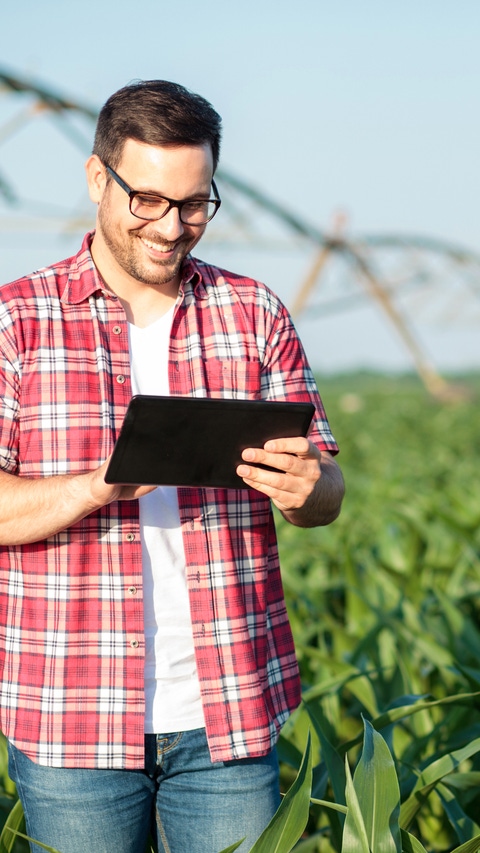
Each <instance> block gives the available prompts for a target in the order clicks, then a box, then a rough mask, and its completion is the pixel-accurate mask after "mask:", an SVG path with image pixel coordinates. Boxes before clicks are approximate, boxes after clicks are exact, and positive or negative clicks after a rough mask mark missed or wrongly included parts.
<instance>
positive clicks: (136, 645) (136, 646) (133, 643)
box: [130, 640, 140, 649]
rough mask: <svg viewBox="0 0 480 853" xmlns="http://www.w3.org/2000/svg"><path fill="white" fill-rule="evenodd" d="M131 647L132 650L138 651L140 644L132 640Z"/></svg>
mask: <svg viewBox="0 0 480 853" xmlns="http://www.w3.org/2000/svg"><path fill="white" fill-rule="evenodd" d="M130 645H131V647H132V649H138V647H139V645H140V644H139V642H138V640H130Z"/></svg>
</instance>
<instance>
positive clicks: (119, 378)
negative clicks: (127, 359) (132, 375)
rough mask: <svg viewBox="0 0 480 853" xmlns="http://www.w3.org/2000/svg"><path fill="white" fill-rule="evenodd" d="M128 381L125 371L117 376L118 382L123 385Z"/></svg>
mask: <svg viewBox="0 0 480 853" xmlns="http://www.w3.org/2000/svg"><path fill="white" fill-rule="evenodd" d="M126 381H127V380H126V378H125V376H124V375H123V373H120V374H119V375H118V376H117V382H118V384H119V385H123V384H124V383H125V382H126Z"/></svg>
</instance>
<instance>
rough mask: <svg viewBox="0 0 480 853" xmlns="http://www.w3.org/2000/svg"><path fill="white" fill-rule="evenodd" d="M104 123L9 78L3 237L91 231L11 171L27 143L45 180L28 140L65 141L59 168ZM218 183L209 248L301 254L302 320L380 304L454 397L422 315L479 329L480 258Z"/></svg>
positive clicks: (84, 148) (420, 363)
mask: <svg viewBox="0 0 480 853" xmlns="http://www.w3.org/2000/svg"><path fill="white" fill-rule="evenodd" d="M3 108H4V109H3ZM97 115H98V110H97V109H96V108H94V107H92V106H89V105H87V104H83V103H80V102H79V101H76V100H72V99H69V98H66V97H64V96H62V95H60V94H58V93H57V92H56V91H54V90H53V89H51V88H50V87H47V86H44V85H40V84H38V83H37V82H35V81H32V80H28V79H22V78H21V77H18V76H17V75H13V74H12V73H10V72H7V71H2V69H1V68H0V235H3V236H5V235H7V234H8V233H11V232H15V230H17V231H20V230H21V231H22V233H26V232H30V233H32V232H35V233H36V232H38V233H42V232H43V233H45V231H47V232H48V233H57V234H60V233H69V234H76V233H77V232H79V233H81V234H83V232H84V231H85V230H86V229H87V228H89V227H91V226H92V224H93V221H92V220H93V215H92V209H91V205H89V206H88V207H87V205H82V204H80V206H79V205H78V204H77V205H75V206H74V207H73V208H67V207H66V205H65V203H64V199H63V198H62V201H61V203H59V204H55V203H52V201H51V200H50V199H49V201H48V202H46V201H44V200H42V201H32V200H28V199H27V197H26V193H25V191H24V190H23V189H19V184H21V177H22V175H21V174H20V172H23V169H19V167H18V164H17V165H15V157H13V163H14V165H11V166H9V165H8V162H9V158H10V160H12V154H13V153H14V150H15V144H14V140H18V138H19V135H20V137H23V144H24V145H25V144H27V145H30V148H29V152H30V156H29V158H28V159H29V160H31V161H33V164H34V167H35V168H36V169H37V171H38V170H41V169H42V163H41V162H40V159H39V158H38V159H37V161H36V162H35V145H34V142H30V143H28V142H26V132H27V131H28V129H29V128H31V127H32V126H33V127H34V128H36V129H37V131H38V126H39V125H38V123H39V121H41V122H42V123H44V122H45V121H47V122H48V123H49V124H50V125H53V127H54V128H55V130H56V131H57V132H58V131H59V132H60V135H58V133H57V136H56V142H54V146H58V154H57V160H58V162H59V163H61V160H62V149H61V143H62V142H65V141H68V142H69V143H70V144H73V146H74V148H75V149H76V150H77V151H78V152H80V153H81V154H82V155H84V156H85V155H88V154H89V153H90V151H91V144H92V136H93V127H94V124H95V121H96V118H97ZM42 132H45V129H44V128H42ZM33 138H34V139H35V136H34V137H33ZM24 161H25V158H24ZM30 165H31V164H30ZM216 179H217V183H218V185H219V188H220V194H221V196H222V201H223V204H222V216H221V217H217V218H216V219H215V220H214V221H213V223H212V225H211V226H210V227H209V229H207V232H206V235H205V237H204V240H205V241H206V242H208V243H210V244H212V243H215V244H217V245H218V244H219V245H222V246H227V247H228V246H230V247H239V246H242V245H246V246H248V247H249V248H250V249H260V250H262V251H269V250H274V251H275V252H276V253H277V254H278V252H293V253H295V252H296V253H299V256H300V257H301V258H302V262H303V263H304V264H305V263H306V262H309V264H310V266H309V269H308V270H307V272H306V273H304V274H303V276H301V277H300V281H299V283H298V286H297V288H296V290H295V296H294V299H293V303H292V304H291V306H290V310H291V312H292V314H293V316H294V317H295V318H300V317H301V318H302V319H304V320H307V319H308V320H312V319H313V320H314V319H315V317H318V316H319V315H321V316H322V317H326V316H327V315H329V314H336V313H339V312H341V311H351V310H353V309H355V308H357V307H360V306H361V305H362V304H365V301H366V300H371V301H372V302H373V303H375V304H376V306H377V307H378V308H379V309H380V310H381V312H382V314H383V317H384V319H385V321H386V322H387V323H388V324H389V325H390V327H391V328H392V329H393V330H394V331H395V334H396V335H397V336H399V337H400V339H401V340H402V342H403V344H404V346H405V347H406V348H407V350H408V352H409V353H410V356H411V359H412V361H413V364H414V366H415V368H416V370H417V372H418V374H419V376H420V378H421V379H422V381H423V383H424V385H425V387H426V388H427V389H428V390H429V391H430V392H431V393H432V394H433V395H435V396H437V397H441V398H447V399H448V398H450V397H451V396H452V395H454V394H455V389H454V388H452V386H451V385H450V384H449V383H448V382H447V381H446V380H445V379H444V378H442V377H441V376H440V374H439V373H438V371H437V369H436V368H435V365H434V364H433V363H432V362H431V360H430V359H429V358H428V356H427V355H426V352H425V349H424V347H423V345H422V343H421V340H420V337H419V335H418V332H417V329H416V325H417V323H416V322H414V320H415V321H417V320H418V318H419V317H420V316H421V314H422V312H424V313H426V314H427V315H428V316H429V317H430V318H431V316H432V314H433V313H435V312H437V313H438V314H439V315H440V319H442V315H443V320H444V321H447V322H452V320H453V319H455V321H456V322H469V323H472V322H473V323H475V324H476V325H478V323H479V320H480V255H478V254H476V253H475V252H473V251H469V250H468V249H465V248H463V247H459V246H456V245H453V244H450V243H448V242H447V241H445V240H435V239H431V238H428V237H422V236H418V235H417V236H415V235H385V234H383V235H363V236H360V237H355V238H352V237H349V236H348V234H347V233H346V229H345V222H344V221H343V220H342V218H341V217H337V220H336V222H335V223H334V226H333V229H332V231H331V232H327V231H322V230H320V229H318V228H317V227H316V226H315V225H312V224H311V223H309V222H308V221H307V220H306V219H304V218H303V217H302V216H300V215H295V214H294V213H292V212H291V211H289V210H287V209H286V207H284V206H283V205H282V204H281V203H278V202H277V201H275V200H273V199H272V198H270V197H269V196H268V195H267V194H265V193H264V192H262V190H261V189H259V188H258V187H256V186H253V185H252V184H250V183H248V182H247V181H244V180H242V179H241V178H239V177H238V176H236V175H234V174H232V173H231V172H230V171H228V170H225V169H219V170H218V173H217V175H216Z"/></svg>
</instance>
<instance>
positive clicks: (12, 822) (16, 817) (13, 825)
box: [0, 800, 23, 853]
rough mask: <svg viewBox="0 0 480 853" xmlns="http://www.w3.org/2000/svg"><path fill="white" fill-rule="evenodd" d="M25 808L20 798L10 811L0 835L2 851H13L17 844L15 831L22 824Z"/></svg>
mask: <svg viewBox="0 0 480 853" xmlns="http://www.w3.org/2000/svg"><path fill="white" fill-rule="evenodd" d="M22 821H23V808H22V804H21V802H20V800H17V802H16V803H15V805H14V806H13V808H12V810H11V811H10V813H9V815H8V817H7V819H6V821H5V823H4V826H3V829H2V833H1V835H0V853H11V850H12V849H13V845H14V844H15V833H16V832H17V830H18V829H19V827H20V826H21V825H22Z"/></svg>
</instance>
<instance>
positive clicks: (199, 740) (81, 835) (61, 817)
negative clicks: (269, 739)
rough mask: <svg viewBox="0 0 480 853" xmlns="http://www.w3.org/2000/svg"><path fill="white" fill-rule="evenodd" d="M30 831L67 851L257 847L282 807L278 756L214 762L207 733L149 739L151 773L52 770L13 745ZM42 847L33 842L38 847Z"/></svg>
mask: <svg viewBox="0 0 480 853" xmlns="http://www.w3.org/2000/svg"><path fill="white" fill-rule="evenodd" d="M8 749H9V774H10V777H11V778H12V779H13V781H14V782H15V783H16V785H17V790H18V794H19V797H20V800H21V801H22V805H23V808H24V812H25V819H26V825H27V833H28V835H29V836H30V837H31V838H34V839H35V840H36V841H41V842H43V843H44V844H47V845H49V846H51V847H55V848H57V850H59V851H60V853H145V849H146V844H147V839H148V835H149V832H150V833H151V837H152V839H153V840H154V843H155V844H156V845H157V846H158V850H159V851H160V853H220V851H221V850H223V849H224V848H225V847H228V846H229V845H230V844H233V843H234V842H235V841H239V840H240V839H241V838H243V837H245V839H246V840H245V841H244V843H243V844H242V845H241V847H239V848H238V850H239V853H247V851H248V850H250V848H251V846H252V845H253V843H254V841H255V840H256V839H257V838H258V836H259V835H260V834H261V832H262V831H263V829H264V828H265V826H266V825H267V823H268V822H269V820H270V818H271V817H272V815H273V814H274V812H275V811H276V809H277V807H278V805H279V802H280V794H279V784H278V761H277V756H276V751H275V750H274V751H273V752H272V753H270V754H269V755H268V756H265V757H263V758H252V759H243V760H236V761H226V762H223V763H222V762H220V763H217V762H216V763H212V762H211V760H210V755H209V752H208V747H207V741H206V737H205V731H204V729H195V730H194V731H187V732H178V733H175V734H165V735H161V734H158V735H146V736H145V769H144V770H82V769H75V770H69V769H59V768H52V767H43V766H41V765H39V764H35V763H34V762H33V761H31V760H30V759H29V758H27V756H26V755H24V753H22V752H20V750H18V749H16V748H15V747H14V746H13V744H11V743H9V744H8ZM33 852H34V853H42V848H40V847H38V846H37V845H36V844H34V845H32V853H33Z"/></svg>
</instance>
